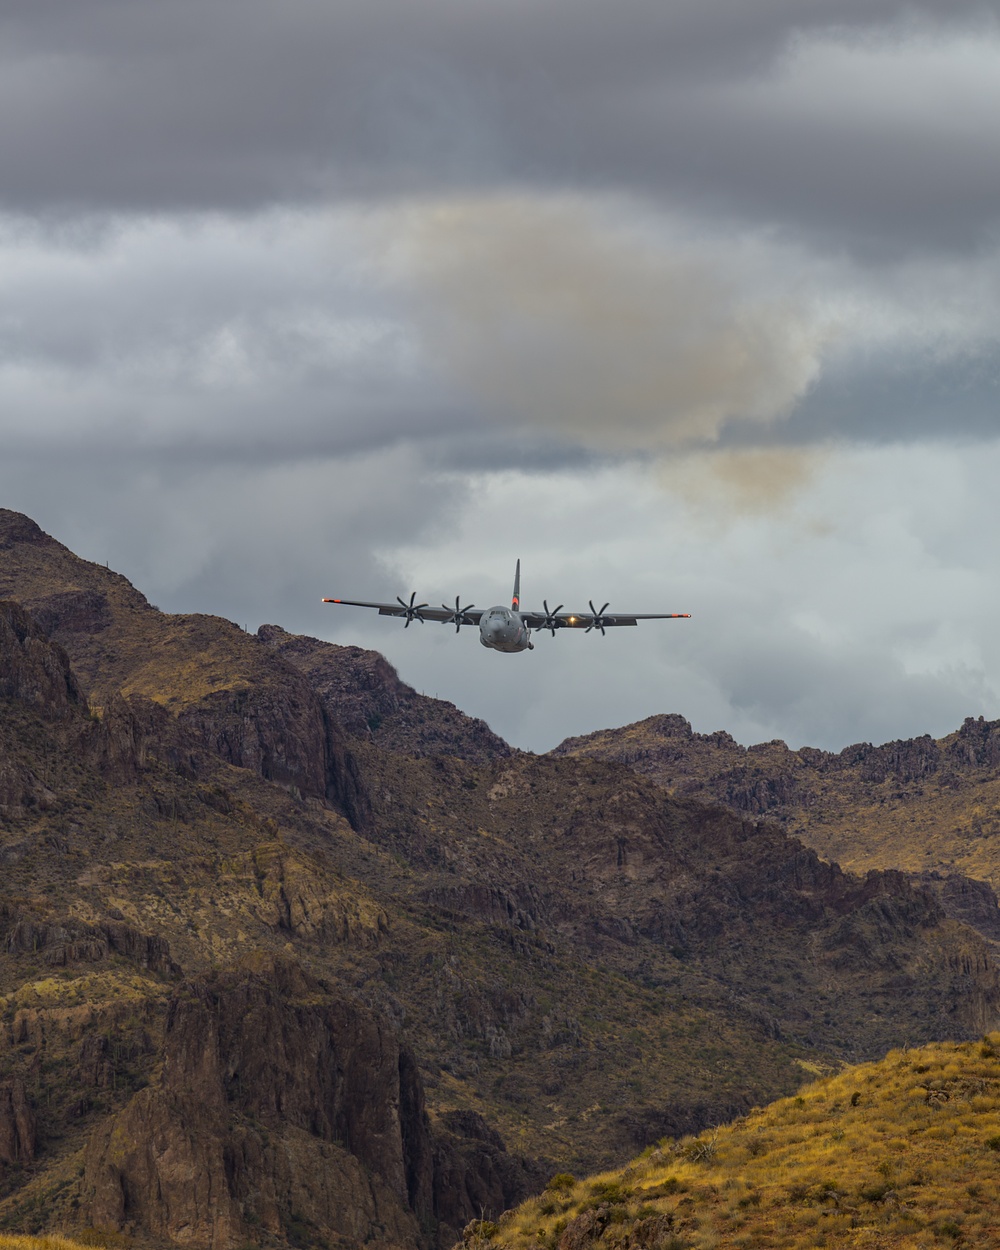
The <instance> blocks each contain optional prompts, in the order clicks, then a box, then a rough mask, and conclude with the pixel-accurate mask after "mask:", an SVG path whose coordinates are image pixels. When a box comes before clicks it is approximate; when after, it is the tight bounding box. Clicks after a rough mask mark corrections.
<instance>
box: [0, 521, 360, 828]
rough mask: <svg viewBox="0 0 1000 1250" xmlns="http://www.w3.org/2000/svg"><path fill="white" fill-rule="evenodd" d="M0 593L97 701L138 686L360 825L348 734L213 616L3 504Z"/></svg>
mask: <svg viewBox="0 0 1000 1250" xmlns="http://www.w3.org/2000/svg"><path fill="white" fill-rule="evenodd" d="M0 599H13V600H16V601H17V602H18V603H20V604H22V605H23V606H24V607H26V608H27V609H28V610H29V611H30V612H31V613H32V615H33V617H34V618H35V619H36V620H37V621H38V622H39V624H40V625H41V626H42V627H43V628H44V629H45V631H46V632H47V633H48V634H49V635H50V636H51V637H52V638H53V639H54V640H55V641H56V642H58V643H59V644H60V645H61V646H62V647H63V648H64V649H65V651H66V653H67V654H68V655H69V657H70V660H71V662H72V664H73V669H74V672H75V673H76V675H77V677H78V678H79V681H80V685H81V687H82V688H83V690H84V691H85V693H86V695H87V697H88V699H89V700H90V702H91V703H92V704H94V705H95V706H96V707H98V708H100V707H102V706H103V705H105V704H106V703H108V702H109V701H110V700H112V699H114V698H115V696H117V695H124V696H126V697H128V696H132V695H139V696H142V697H143V698H146V699H149V700H152V701H153V702H155V703H157V704H159V705H160V706H162V707H164V708H166V710H167V711H169V712H170V713H171V714H172V715H173V716H175V717H176V718H177V719H178V721H179V722H180V723H181V724H182V725H183V726H184V727H185V728H187V729H188V730H190V731H191V733H192V735H193V736H194V737H195V738H196V739H197V740H198V741H199V742H200V744H201V745H203V746H204V747H205V748H206V749H207V750H209V751H213V752H215V753H216V754H218V755H219V756H220V757H221V758H222V759H224V760H226V761H228V762H229V763H232V764H236V765H238V766H240V767H242V768H250V769H253V770H254V771H255V772H258V773H260V775H261V776H262V777H265V778H267V779H268V780H270V781H275V782H278V783H279V784H282V785H284V786H287V787H291V788H294V789H295V790H297V791H298V792H300V793H302V794H304V795H314V796H317V797H320V798H326V799H329V800H331V801H332V802H334V803H335V804H337V806H338V807H339V809H340V810H341V811H343V812H344V813H345V814H346V815H347V816H348V818H349V819H350V820H351V821H352V823H353V824H354V825H355V826H356V827H358V828H363V827H364V824H365V820H366V815H367V804H366V798H365V795H364V792H363V790H362V788H361V787H360V786H359V784H358V781H357V776H356V770H355V769H354V766H353V761H352V759H351V757H350V754H349V753H348V752H347V751H346V749H345V746H344V741H343V734H342V733H341V731H340V729H339V727H338V726H336V725H335V724H333V723H332V722H331V721H330V720H329V719H328V718H327V717H326V716H325V715H324V713H323V710H322V707H321V706H320V703H319V700H318V699H317V698H316V696H315V694H314V693H313V691H312V689H311V687H310V686H309V684H308V682H306V681H305V680H304V678H303V677H302V675H301V674H300V673H299V672H298V670H297V669H295V668H293V667H291V666H290V665H287V664H285V663H284V662H283V661H282V660H281V659H280V658H279V657H278V656H277V655H275V654H274V653H273V651H272V650H270V649H269V648H267V647H263V646H261V645H260V643H259V642H258V641H257V640H256V639H255V638H253V637H251V636H250V635H248V634H246V633H244V631H243V630H242V629H240V628H239V626H237V625H235V624H233V623H232V622H231V621H226V620H223V619H222V618H221V617H217V616H201V615H180V616H168V615H166V614H165V613H163V612H160V611H158V610H157V609H156V608H154V607H152V606H151V605H150V604H149V603H148V602H147V600H146V599H145V597H144V596H143V595H142V594H140V593H139V591H137V590H136V589H135V587H134V586H132V584H131V583H130V582H128V581H127V580H126V579H125V578H124V577H122V576H121V575H120V574H118V573H113V572H112V571H111V570H109V569H106V568H103V567H102V566H100V565H97V564H92V563H89V562H88V561H86V560H81V559H80V558H79V557H78V556H75V555H74V554H73V553H72V552H71V551H69V550H68V549H67V548H66V547H64V546H62V544H61V543H58V542H56V541H55V539H53V538H51V537H49V535H48V534H45V533H43V532H42V530H41V529H39V527H38V526H37V525H36V524H35V523H34V521H31V520H30V519H29V518H28V517H25V516H21V515H20V514H19V513H16V512H10V511H8V510H6V509H0Z"/></svg>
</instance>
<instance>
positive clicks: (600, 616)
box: [586, 599, 611, 637]
mask: <svg viewBox="0 0 1000 1250" xmlns="http://www.w3.org/2000/svg"><path fill="white" fill-rule="evenodd" d="M588 602H589V604H590V614H591V616H592V617H593V620H592V621H591V622H590V624H589V625H588V626H587V630H586V632H587V633H588V634H589V633H590V631H591V630H592V629H599V630H600V631H601V634H602V635H604V636H605V637H607V635H606V634H604V619H605V618H604V610H605V608H606V607H607V606H608V604H607V603H606V604H605V605H604V607H603V608H601V610H600V612H598V610H597V609H596V608H595V607H594V601H593V599H589V600H588ZM610 602H611V600H610V599H609V600H608V603H610Z"/></svg>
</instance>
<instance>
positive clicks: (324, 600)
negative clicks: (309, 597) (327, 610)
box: [320, 599, 340, 603]
mask: <svg viewBox="0 0 1000 1250" xmlns="http://www.w3.org/2000/svg"><path fill="white" fill-rule="evenodd" d="M320 603H340V600H339V599H320Z"/></svg>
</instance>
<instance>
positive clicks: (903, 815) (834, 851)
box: [553, 716, 1000, 939]
mask: <svg viewBox="0 0 1000 1250" xmlns="http://www.w3.org/2000/svg"><path fill="white" fill-rule="evenodd" d="M553 754H555V755H557V756H571V757H575V758H590V759H605V760H618V761H621V762H622V763H624V764H627V765H628V766H629V767H630V768H632V769H634V770H635V771H636V772H638V773H641V774H643V775H644V776H648V777H650V778H652V779H653V780H655V781H656V782H657V783H658V784H659V785H661V786H663V787H664V788H666V789H667V790H668V791H670V792H671V793H675V794H684V795H691V796H692V797H697V798H711V799H714V800H716V801H717V802H720V803H723V804H724V805H725V806H726V807H728V808H730V810H732V811H734V812H738V813H741V814H747V815H752V816H765V817H767V818H769V819H773V820H777V821H780V822H781V823H782V824H783V825H784V826H785V828H787V829H788V830H789V831H791V832H793V833H795V835H796V836H798V837H800V838H802V839H803V841H805V842H807V843H808V844H809V845H811V846H813V847H815V849H816V850H818V851H819V852H820V853H822V854H824V855H826V856H828V857H831V858H836V859H838V860H839V861H841V862H843V863H845V864H848V865H850V866H851V867H852V868H854V869H855V870H868V869H870V868H890V867H896V868H900V869H903V870H905V871H907V872H908V873H910V874H911V876H912V877H913V879H914V880H915V881H918V882H921V883H926V884H928V885H929V886H930V887H932V888H933V889H934V890H935V892H936V893H937V895H938V897H939V899H940V902H941V905H942V906H943V907H944V908H945V910H946V911H947V912H948V914H949V915H953V916H954V917H955V918H956V919H960V920H963V921H965V922H970V923H973V922H974V923H975V924H976V926H977V927H978V928H979V931H980V932H981V933H982V934H983V935H984V936H987V937H990V938H991V939H993V938H994V937H995V936H996V932H997V915H996V908H995V906H994V905H993V904H992V903H991V902H990V901H989V900H988V899H987V898H986V896H985V895H983V893H982V890H980V891H979V893H978V895H977V900H978V901H977V903H976V905H975V906H974V907H971V908H970V906H969V898H968V897H965V898H964V896H967V895H969V892H970V891H971V890H973V889H974V887H972V886H971V885H970V886H967V887H963V888H962V889H959V888H958V886H957V883H958V881H959V880H960V879H961V880H968V881H971V880H979V881H980V882H981V883H983V884H984V885H985V886H986V888H987V890H989V889H990V888H992V889H994V890H996V889H1000V842H997V841H996V836H997V834H998V833H1000V721H987V720H984V719H983V717H979V718H978V719H973V718H972V717H969V718H968V719H966V720H965V722H964V723H963V724H962V726H961V728H960V729H958V730H957V731H956V732H955V733H952V734H949V735H948V736H947V737H945V738H942V739H941V740H940V741H935V740H934V739H932V738H931V737H930V736H929V735H926V734H925V735H923V736H922V737H918V738H911V739H905V740H902V739H901V740H898V741H896V742H888V743H885V744H883V745H881V746H873V745H872V744H871V743H867V742H862V743H856V744H854V745H852V746H849V747H845V748H844V749H843V750H842V751H840V752H837V753H836V754H834V753H831V752H827V751H818V750H815V749H813V748H810V747H803V748H801V749H800V750H798V751H792V750H790V749H789V748H788V747H787V746H786V745H785V743H783V742H780V741H774V742H766V743H760V744H759V745H757V746H751V747H742V746H740V745H739V744H738V743H736V742H735V741H734V740H733V739H732V738H731V737H730V736H729V735H728V734H726V733H715V734H697V733H694V732H693V731H692V729H691V726H690V725H689V724H688V722H687V721H686V720H684V718H683V717H680V716H654V717H650V718H649V719H648V720H645V721H641V722H639V723H637V724H635V725H626V726H624V727H623V728H621V729H615V730H602V731H600V732H598V733H595V734H590V735H588V736H587V737H584V738H571V739H567V740H566V741H565V742H563V743H561V744H560V745H559V747H557V748H556V750H555V752H554V753H553ZM945 880H950V881H951V882H952V884H951V885H949V886H948V887H947V888H942V887H941V882H943V881H945ZM963 898H964V901H963Z"/></svg>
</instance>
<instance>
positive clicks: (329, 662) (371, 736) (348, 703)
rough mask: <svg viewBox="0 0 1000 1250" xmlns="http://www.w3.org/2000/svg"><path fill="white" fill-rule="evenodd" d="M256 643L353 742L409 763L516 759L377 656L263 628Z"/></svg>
mask: <svg viewBox="0 0 1000 1250" xmlns="http://www.w3.org/2000/svg"><path fill="white" fill-rule="evenodd" d="M257 637H258V638H260V639H261V641H262V642H264V643H266V645H267V646H268V647H270V648H271V649H272V650H273V651H274V652H275V654H277V655H280V656H281V657H282V659H284V660H286V661H287V662H288V663H289V664H291V665H292V666H293V667H295V668H296V669H298V670H299V671H301V672H302V673H304V674H305V675H306V676H307V678H308V679H309V683H310V685H311V687H312V689H313V690H315V691H316V693H317V694H318V695H319V698H320V700H321V701H322V704H323V707H324V708H325V709H326V711H327V713H328V715H329V716H330V717H331V718H332V719H334V720H335V721H336V722H337V723H338V724H339V725H341V726H342V727H343V729H344V731H345V732H346V733H348V734H350V735H352V736H353V737H356V738H360V739H362V740H364V741H370V742H374V743H377V744H378V745H379V746H380V747H381V748H382V749H383V750H387V751H394V752H400V753H402V754H405V755H414V756H418V757H419V756H428V755H438V756H440V755H445V756H457V757H458V758H460V759H464V760H468V761H470V762H472V763H487V762H489V761H491V760H498V759H504V758H506V757H507V756H509V755H510V754H511V753H512V752H511V748H510V747H509V746H508V745H507V743H506V742H504V741H503V739H502V738H499V737H497V735H496V734H495V733H493V732H492V730H491V729H490V728H489V726H488V725H487V724H486V722H485V721H482V720H478V719H475V718H473V717H471V716H466V714H465V713H464V712H461V711H459V709H458V708H457V707H455V705H454V704H453V703H448V702H446V701H445V700H443V699H430V698H428V697H427V696H426V695H422V694H418V693H417V692H416V691H415V690H414V689H413V687H412V686H408V685H406V683H405V682H403V681H400V679H399V674H398V673H397V672H396V670H395V669H394V668H393V667H392V665H391V664H390V663H389V662H388V660H386V659H385V657H384V656H381V655H379V654H378V652H376V651H365V650H364V649H363V648H361V647H339V646H336V645H335V644H334V643H330V642H321V641H320V640H319V639H318V638H306V637H303V636H302V635H299V634H289V633H286V632H285V630H283V629H282V628H281V627H280V626H278V625H262V626H261V627H260V629H259V630H258V631H257Z"/></svg>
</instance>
